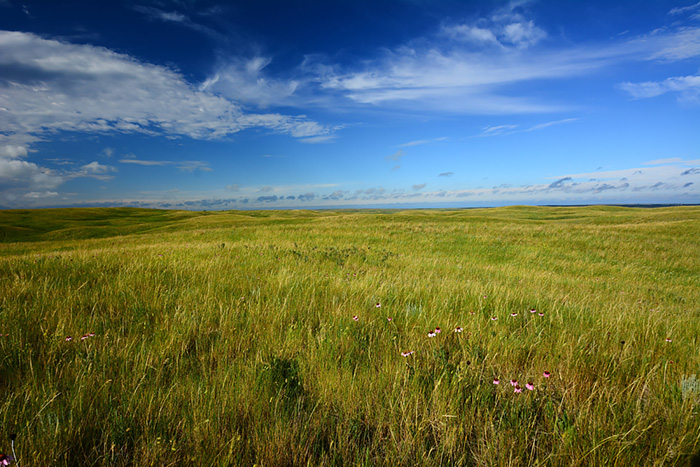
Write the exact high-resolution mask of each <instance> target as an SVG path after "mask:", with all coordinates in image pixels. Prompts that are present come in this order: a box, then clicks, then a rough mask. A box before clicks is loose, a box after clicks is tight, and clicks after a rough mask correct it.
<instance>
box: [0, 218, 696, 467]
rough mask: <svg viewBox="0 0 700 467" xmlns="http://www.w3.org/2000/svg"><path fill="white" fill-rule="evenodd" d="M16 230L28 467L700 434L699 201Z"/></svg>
mask: <svg viewBox="0 0 700 467" xmlns="http://www.w3.org/2000/svg"><path fill="white" fill-rule="evenodd" d="M0 242H1V243H0V333H1V336H0V421H1V425H0V452H2V453H5V454H12V449H13V448H14V451H15V453H16V457H17V460H19V465H25V466H39V465H44V466H49V465H51V466H148V465H153V466H179V465H202V466H229V465H230V466H253V465H257V466H270V467H275V466H346V465H347V466H355V465H358V466H375V465H377V466H394V465H397V466H437V465H443V466H536V465H541V466H607V465H614V466H637V465H645V466H686V465H691V464H692V462H693V460H692V459H693V456H694V455H696V454H698V452H700V347H699V344H700V342H699V339H700V207H668V208H654V209H643V208H623V207H601V206H592V207H523V206H514V207H507V208H494V209H471V210H414V211H401V210H361V211H360V210H358V211H353V210H347V211H345V210H340V211H225V212H188V211H156V210H145V209H131V208H113V209H107V208H104V209H51V210H31V211H30V210H6V211H0ZM496 383H498V384H496ZM10 434H16V438H15V440H14V444H13V445H11V441H10Z"/></svg>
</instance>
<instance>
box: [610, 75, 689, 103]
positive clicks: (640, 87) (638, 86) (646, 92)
mask: <svg viewBox="0 0 700 467" xmlns="http://www.w3.org/2000/svg"><path fill="white" fill-rule="evenodd" d="M618 87H619V88H620V89H621V90H623V91H625V92H627V93H629V94H630V95H631V96H632V97H633V98H635V99H644V98H649V97H656V96H660V95H662V94H666V93H667V92H678V93H682V94H684V95H685V98H686V99H693V98H697V97H698V96H700V76H680V77H672V78H667V79H665V80H663V81H646V82H643V83H630V82H624V83H620V84H619V85H618Z"/></svg>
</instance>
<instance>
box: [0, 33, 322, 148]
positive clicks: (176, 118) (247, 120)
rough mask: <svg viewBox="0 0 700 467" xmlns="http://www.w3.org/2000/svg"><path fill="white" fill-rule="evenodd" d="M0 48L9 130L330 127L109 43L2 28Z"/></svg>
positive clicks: (172, 132)
mask: <svg viewBox="0 0 700 467" xmlns="http://www.w3.org/2000/svg"><path fill="white" fill-rule="evenodd" d="M0 50H1V51H2V54H0V70H2V71H0V90H2V92H3V94H5V95H6V97H7V99H6V100H5V101H4V104H3V106H4V107H3V108H2V109H1V110H0V123H1V124H2V127H3V131H4V132H5V134H6V135H7V134H10V135H12V134H15V135H18V134H29V135H33V136H34V137H35V138H41V137H43V136H45V135H47V134H50V133H52V132H55V131H60V130H68V131H79V132H92V133H133V132H140V133H145V134H165V135H169V136H189V137H192V138H196V139H216V138H222V137H224V136H226V135H229V134H233V133H236V132H239V131H242V130H244V129H247V128H252V127H263V128H268V129H270V130H272V131H276V132H279V133H284V134H289V135H291V136H294V137H311V136H318V135H322V134H327V133H329V132H330V130H329V129H328V128H326V127H324V126H323V125H320V124H319V123H317V122H313V121H310V120H308V119H306V118H304V117H300V116H288V115H282V114H255V113H248V112H246V111H244V110H243V108H242V107H241V106H240V105H239V104H237V103H235V102H233V101H231V100H228V99H226V98H224V97H221V96H218V95H214V94H212V93H209V92H205V91H202V90H198V89H197V88H196V87H195V86H194V85H192V84H190V83H189V82H187V81H186V80H185V78H184V77H183V76H182V75H181V74H179V73H178V72H176V71H174V70H171V69H169V68H165V67H162V66H156V65H151V64H149V63H144V62H139V61H137V60H135V59H133V58H132V57H130V56H128V55H124V54H120V53H116V52H113V51H111V50H108V49H105V48H102V47H94V46H90V45H78V44H70V43H67V42H62V41H57V40H49V39H44V38H41V37H39V36H36V35H34V34H30V33H23V32H11V31H0ZM5 137H7V136H5ZM0 142H1V141H0Z"/></svg>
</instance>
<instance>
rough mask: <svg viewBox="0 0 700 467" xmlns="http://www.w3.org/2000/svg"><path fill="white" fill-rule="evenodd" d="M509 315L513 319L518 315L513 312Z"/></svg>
mask: <svg viewBox="0 0 700 467" xmlns="http://www.w3.org/2000/svg"><path fill="white" fill-rule="evenodd" d="M510 315H511V316H513V317H515V316H518V314H517V313H516V312H513V313H511V314H510Z"/></svg>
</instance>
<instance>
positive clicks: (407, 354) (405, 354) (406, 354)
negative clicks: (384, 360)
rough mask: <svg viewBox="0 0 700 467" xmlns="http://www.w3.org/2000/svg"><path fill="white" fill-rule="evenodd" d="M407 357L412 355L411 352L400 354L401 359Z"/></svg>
mask: <svg viewBox="0 0 700 467" xmlns="http://www.w3.org/2000/svg"><path fill="white" fill-rule="evenodd" d="M409 355H413V350H409V351H408V352H401V356H402V357H408V356H409Z"/></svg>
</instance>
